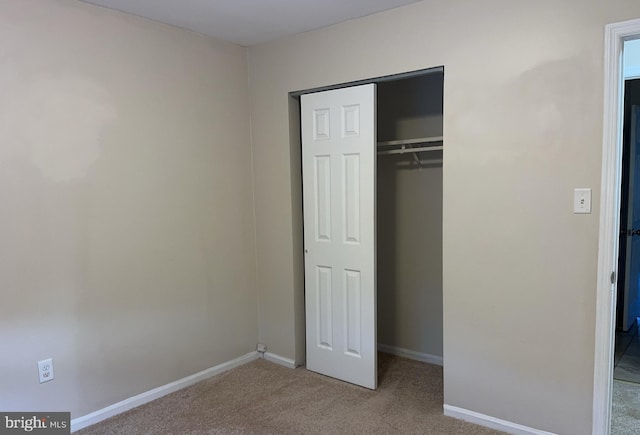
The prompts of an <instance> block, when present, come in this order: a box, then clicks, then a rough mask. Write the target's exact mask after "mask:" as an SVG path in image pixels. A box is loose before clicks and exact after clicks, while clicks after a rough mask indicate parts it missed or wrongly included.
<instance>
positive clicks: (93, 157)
mask: <svg viewBox="0 0 640 435" xmlns="http://www.w3.org/2000/svg"><path fill="white" fill-rule="evenodd" d="M246 68H247V65H246V50H245V49H243V48H241V47H238V46H235V45H232V44H228V43H223V42H216V41H214V40H212V39H209V38H205V37H202V36H200V35H196V34H193V33H190V32H185V31H182V30H178V29H176V28H173V27H169V26H164V25H160V24H156V23H152V22H150V21H146V20H143V19H139V18H136V17H132V16H127V15H124V14H121V13H116V12H112V11H108V10H105V9H101V8H98V7H96V6H92V5H87V4H84V3H81V2H77V1H71V0H47V1H29V2H25V1H22V0H5V1H2V2H1V3H0V83H2V85H1V86H0V202H1V203H2V211H1V212H0V288H2V301H1V302H0V343H1V348H2V350H1V353H2V358H0V409H3V410H6V411H25V410H29V411H31V410H33V411H71V413H72V418H76V417H79V416H82V415H84V414H87V413H89V412H91V411H94V410H96V409H100V408H102V407H105V406H107V405H110V404H112V403H115V402H117V401H120V400H122V399H125V398H128V397H131V396H133V395H135V394H138V393H141V392H143V391H147V390H150V389H152V388H154V387H158V386H160V385H163V384H166V383H168V382H171V381H174V380H177V379H179V378H182V377H184V376H187V375H190V374H193V373H195V372H198V371H200V370H203V369H205V368H208V367H211V366H214V365H217V364H219V363H222V362H225V361H228V360H231V359H233V358H235V357H238V356H240V355H243V354H245V353H247V352H250V351H251V350H253V349H254V347H255V343H256V339H257V320H256V287H255V249H254V232H253V228H254V225H253V207H252V185H251V165H250V160H251V151H250V140H249V121H248V119H249V116H248V115H249V105H248V104H249V99H248V94H247V82H246V81H247V72H246V71H247V70H246ZM47 357H53V362H54V367H55V376H56V378H55V380H54V381H52V382H49V383H45V384H38V376H37V369H36V362H37V361H38V360H41V359H45V358H47Z"/></svg>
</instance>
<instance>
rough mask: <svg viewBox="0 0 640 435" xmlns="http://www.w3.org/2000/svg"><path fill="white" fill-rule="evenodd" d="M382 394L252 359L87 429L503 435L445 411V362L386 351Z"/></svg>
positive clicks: (87, 433) (99, 433)
mask: <svg viewBox="0 0 640 435" xmlns="http://www.w3.org/2000/svg"><path fill="white" fill-rule="evenodd" d="M378 374H379V380H380V381H379V387H378V390H377V391H370V390H367V389H365V388H361V387H357V386H355V385H351V384H347V383H344V382H340V381H337V380H335V379H331V378H328V377H325V376H321V375H318V374H316V373H313V372H310V371H308V370H305V369H304V368H297V369H295V370H292V369H288V368H285V367H281V366H278V365H276V364H273V363H270V362H268V361H264V360H258V361H253V362H251V363H249V364H246V365H243V366H241V367H238V368H236V369H233V370H231V371H228V372H226V373H223V374H221V375H218V376H215V377H213V378H210V379H208V380H205V381H202V382H200V383H198V384H195V385H193V386H191V387H188V388H185V389H183V390H180V391H177V392H175V393H172V394H169V395H167V396H164V397H162V398H160V399H158V400H155V401H153V402H150V403H147V404H146V405H143V406H140V407H138V408H136V409H133V410H131V411H128V412H126V413H124V414H120V415H118V416H115V417H113V418H111V419H108V420H105V421H103V422H101V423H98V424H96V425H94V426H91V427H88V428H86V429H83V430H81V431H79V432H77V434H79V435H94V434H95V435H103V434H123V435H124V434H127V435H132V434H192V435H196V434H318V433H332V434H390V433H415V434H418V433H419V434H460V435H490V434H499V433H501V432H497V431H494V430H491V429H487V428H483V427H480V426H476V425H473V424H470V423H466V422H463V421H460V420H456V419H453V418H449V417H445V416H444V415H443V414H442V403H443V393H442V390H443V386H442V367H438V366H433V365H429V364H424V363H420V362H417V361H411V360H408V359H404V358H399V357H394V356H390V355H386V354H380V356H379V358H378Z"/></svg>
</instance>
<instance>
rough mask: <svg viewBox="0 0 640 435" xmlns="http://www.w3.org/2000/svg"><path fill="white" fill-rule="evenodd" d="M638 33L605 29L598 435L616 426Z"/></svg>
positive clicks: (636, 26) (629, 25)
mask: <svg viewBox="0 0 640 435" xmlns="http://www.w3.org/2000/svg"><path fill="white" fill-rule="evenodd" d="M638 34H640V20H631V21H625V22H622V23H615V24H609V25H607V26H606V27H605V45H604V67H605V71H604V78H605V82H604V128H603V143H602V180H601V192H600V229H599V246H598V281H597V293H596V329H595V357H594V374H593V423H592V433H593V434H594V435H602V434H608V433H609V431H610V428H611V386H612V377H613V332H614V324H613V323H614V316H615V313H614V310H615V297H616V291H615V290H616V285H615V283H614V284H612V283H611V273H612V272H613V271H615V270H616V267H617V262H618V233H619V225H620V219H619V218H620V181H621V178H620V177H621V165H622V140H621V137H622V116H620V114H621V113H620V109H621V107H622V103H623V100H622V84H623V78H622V49H623V45H624V40H626V39H630V38H631V37H632V36H635V35H638ZM614 281H615V280H614Z"/></svg>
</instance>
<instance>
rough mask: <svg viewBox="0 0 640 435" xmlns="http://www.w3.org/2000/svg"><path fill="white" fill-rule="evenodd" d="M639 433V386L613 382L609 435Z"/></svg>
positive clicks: (632, 434) (634, 434)
mask: <svg viewBox="0 0 640 435" xmlns="http://www.w3.org/2000/svg"><path fill="white" fill-rule="evenodd" d="M638 433H640V385H638V384H634V383H629V382H624V381H617V380H614V381H613V409H612V413H611V435H636V434H638Z"/></svg>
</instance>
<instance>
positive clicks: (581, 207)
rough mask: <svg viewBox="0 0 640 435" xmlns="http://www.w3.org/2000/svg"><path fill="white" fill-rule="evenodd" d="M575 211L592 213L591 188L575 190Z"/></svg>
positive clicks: (577, 212)
mask: <svg viewBox="0 0 640 435" xmlns="http://www.w3.org/2000/svg"><path fill="white" fill-rule="evenodd" d="M573 212H574V213H576V214H587V213H591V189H586V188H578V189H574V190H573Z"/></svg>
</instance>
